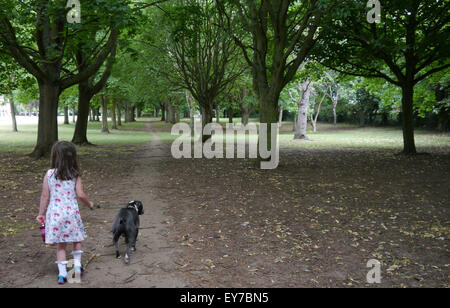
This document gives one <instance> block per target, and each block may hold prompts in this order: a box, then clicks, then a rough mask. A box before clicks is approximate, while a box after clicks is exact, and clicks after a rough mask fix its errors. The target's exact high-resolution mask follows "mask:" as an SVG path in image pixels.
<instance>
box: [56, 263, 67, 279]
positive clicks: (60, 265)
mask: <svg viewBox="0 0 450 308" xmlns="http://www.w3.org/2000/svg"><path fill="white" fill-rule="evenodd" d="M56 264H58V270H59V276H63V277H67V261H61V262H56Z"/></svg>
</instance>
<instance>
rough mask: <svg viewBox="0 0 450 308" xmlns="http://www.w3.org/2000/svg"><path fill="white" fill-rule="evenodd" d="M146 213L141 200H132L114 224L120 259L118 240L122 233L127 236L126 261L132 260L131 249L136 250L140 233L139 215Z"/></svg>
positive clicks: (115, 241)
mask: <svg viewBox="0 0 450 308" xmlns="http://www.w3.org/2000/svg"><path fill="white" fill-rule="evenodd" d="M142 214H144V206H143V205H142V202H141V201H130V202H129V203H128V205H127V206H126V207H125V208H123V209H121V210H120V212H119V214H118V215H117V217H116V220H115V221H114V224H113V230H112V232H113V241H114V247H115V249H116V258H117V259H120V252H119V246H118V241H119V238H120V236H121V235H124V236H125V242H126V243H127V244H128V246H127V252H126V253H125V263H129V262H130V249H131V251H136V240H137V237H138V233H139V215H142Z"/></svg>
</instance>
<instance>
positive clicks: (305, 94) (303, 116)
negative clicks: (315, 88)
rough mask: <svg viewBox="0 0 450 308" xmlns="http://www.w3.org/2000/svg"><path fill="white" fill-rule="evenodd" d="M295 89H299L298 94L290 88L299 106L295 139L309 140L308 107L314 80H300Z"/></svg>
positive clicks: (291, 95)
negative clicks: (307, 134) (307, 129)
mask: <svg viewBox="0 0 450 308" xmlns="http://www.w3.org/2000/svg"><path fill="white" fill-rule="evenodd" d="M295 90H296V91H297V93H296V94H295V93H294V92H293V91H292V90H288V92H289V95H290V97H291V99H292V100H293V101H294V102H296V103H297V106H298V113H297V121H295V134H294V139H297V140H308V137H307V136H306V128H307V126H308V108H309V100H310V97H311V91H312V82H311V81H310V80H307V81H304V82H299V83H297V84H296V85H295Z"/></svg>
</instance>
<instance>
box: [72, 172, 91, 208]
mask: <svg viewBox="0 0 450 308" xmlns="http://www.w3.org/2000/svg"><path fill="white" fill-rule="evenodd" d="M75 188H76V193H77V198H78V199H79V200H80V201H81V202H83V203H84V204H85V205H86V206H87V207H89V208H90V209H93V208H94V203H93V202H90V201H89V199H88V197H87V196H86V194H85V193H84V190H83V182H82V180H81V177H78V178H77V184H76V187H75Z"/></svg>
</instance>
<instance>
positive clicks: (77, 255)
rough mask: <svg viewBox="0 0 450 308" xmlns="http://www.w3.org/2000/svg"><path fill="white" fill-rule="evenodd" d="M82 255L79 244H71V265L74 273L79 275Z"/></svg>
mask: <svg viewBox="0 0 450 308" xmlns="http://www.w3.org/2000/svg"><path fill="white" fill-rule="evenodd" d="M82 254H83V251H82V250H81V243H80V242H76V243H73V251H72V255H73V261H74V262H73V265H74V269H75V272H76V273H81V255H82Z"/></svg>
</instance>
